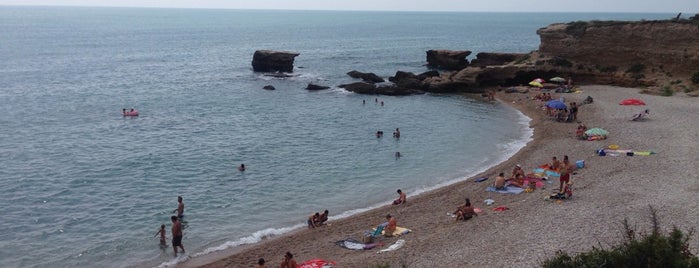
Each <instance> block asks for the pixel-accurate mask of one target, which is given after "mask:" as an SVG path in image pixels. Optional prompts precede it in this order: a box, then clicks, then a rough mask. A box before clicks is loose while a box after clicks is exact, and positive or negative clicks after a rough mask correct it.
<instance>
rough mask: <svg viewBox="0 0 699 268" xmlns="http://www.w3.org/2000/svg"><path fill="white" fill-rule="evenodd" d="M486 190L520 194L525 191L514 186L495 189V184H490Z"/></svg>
mask: <svg viewBox="0 0 699 268" xmlns="http://www.w3.org/2000/svg"><path fill="white" fill-rule="evenodd" d="M485 190H486V191H488V192H498V193H501V194H519V193H522V192H524V189H522V188H519V187H514V186H507V187H506V190H495V187H494V186H488V188H486V189H485Z"/></svg>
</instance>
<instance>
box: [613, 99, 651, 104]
mask: <svg viewBox="0 0 699 268" xmlns="http://www.w3.org/2000/svg"><path fill="white" fill-rule="evenodd" d="M619 105H646V103H645V102H643V101H642V100H639V99H625V100H622V101H621V102H619Z"/></svg>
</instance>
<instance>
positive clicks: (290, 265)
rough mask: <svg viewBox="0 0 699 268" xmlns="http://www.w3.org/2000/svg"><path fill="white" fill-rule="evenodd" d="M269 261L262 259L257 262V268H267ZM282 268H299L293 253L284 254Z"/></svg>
mask: <svg viewBox="0 0 699 268" xmlns="http://www.w3.org/2000/svg"><path fill="white" fill-rule="evenodd" d="M266 263H267V261H265V259H264V258H260V259H259V260H257V266H256V267H255V268H267V265H265V264H266ZM279 267H280V268H298V267H299V266H298V264H297V263H296V260H294V254H291V252H288V251H287V252H286V254H284V259H283V260H282V263H281V265H280V266H279Z"/></svg>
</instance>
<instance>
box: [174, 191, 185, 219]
mask: <svg viewBox="0 0 699 268" xmlns="http://www.w3.org/2000/svg"><path fill="white" fill-rule="evenodd" d="M177 203H179V204H177V209H175V210H173V211H172V213H177V217H178V218H180V219H182V217H184V202H182V196H178V197H177Z"/></svg>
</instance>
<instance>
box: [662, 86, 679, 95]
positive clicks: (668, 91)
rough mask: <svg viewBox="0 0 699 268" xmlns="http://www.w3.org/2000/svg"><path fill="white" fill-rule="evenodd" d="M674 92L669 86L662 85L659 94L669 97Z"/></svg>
mask: <svg viewBox="0 0 699 268" xmlns="http://www.w3.org/2000/svg"><path fill="white" fill-rule="evenodd" d="M674 94H675V92H674V91H672V89H671V88H670V87H669V86H664V87H663V92H662V93H661V94H660V95H663V96H665V97H669V96H672V95H674Z"/></svg>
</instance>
